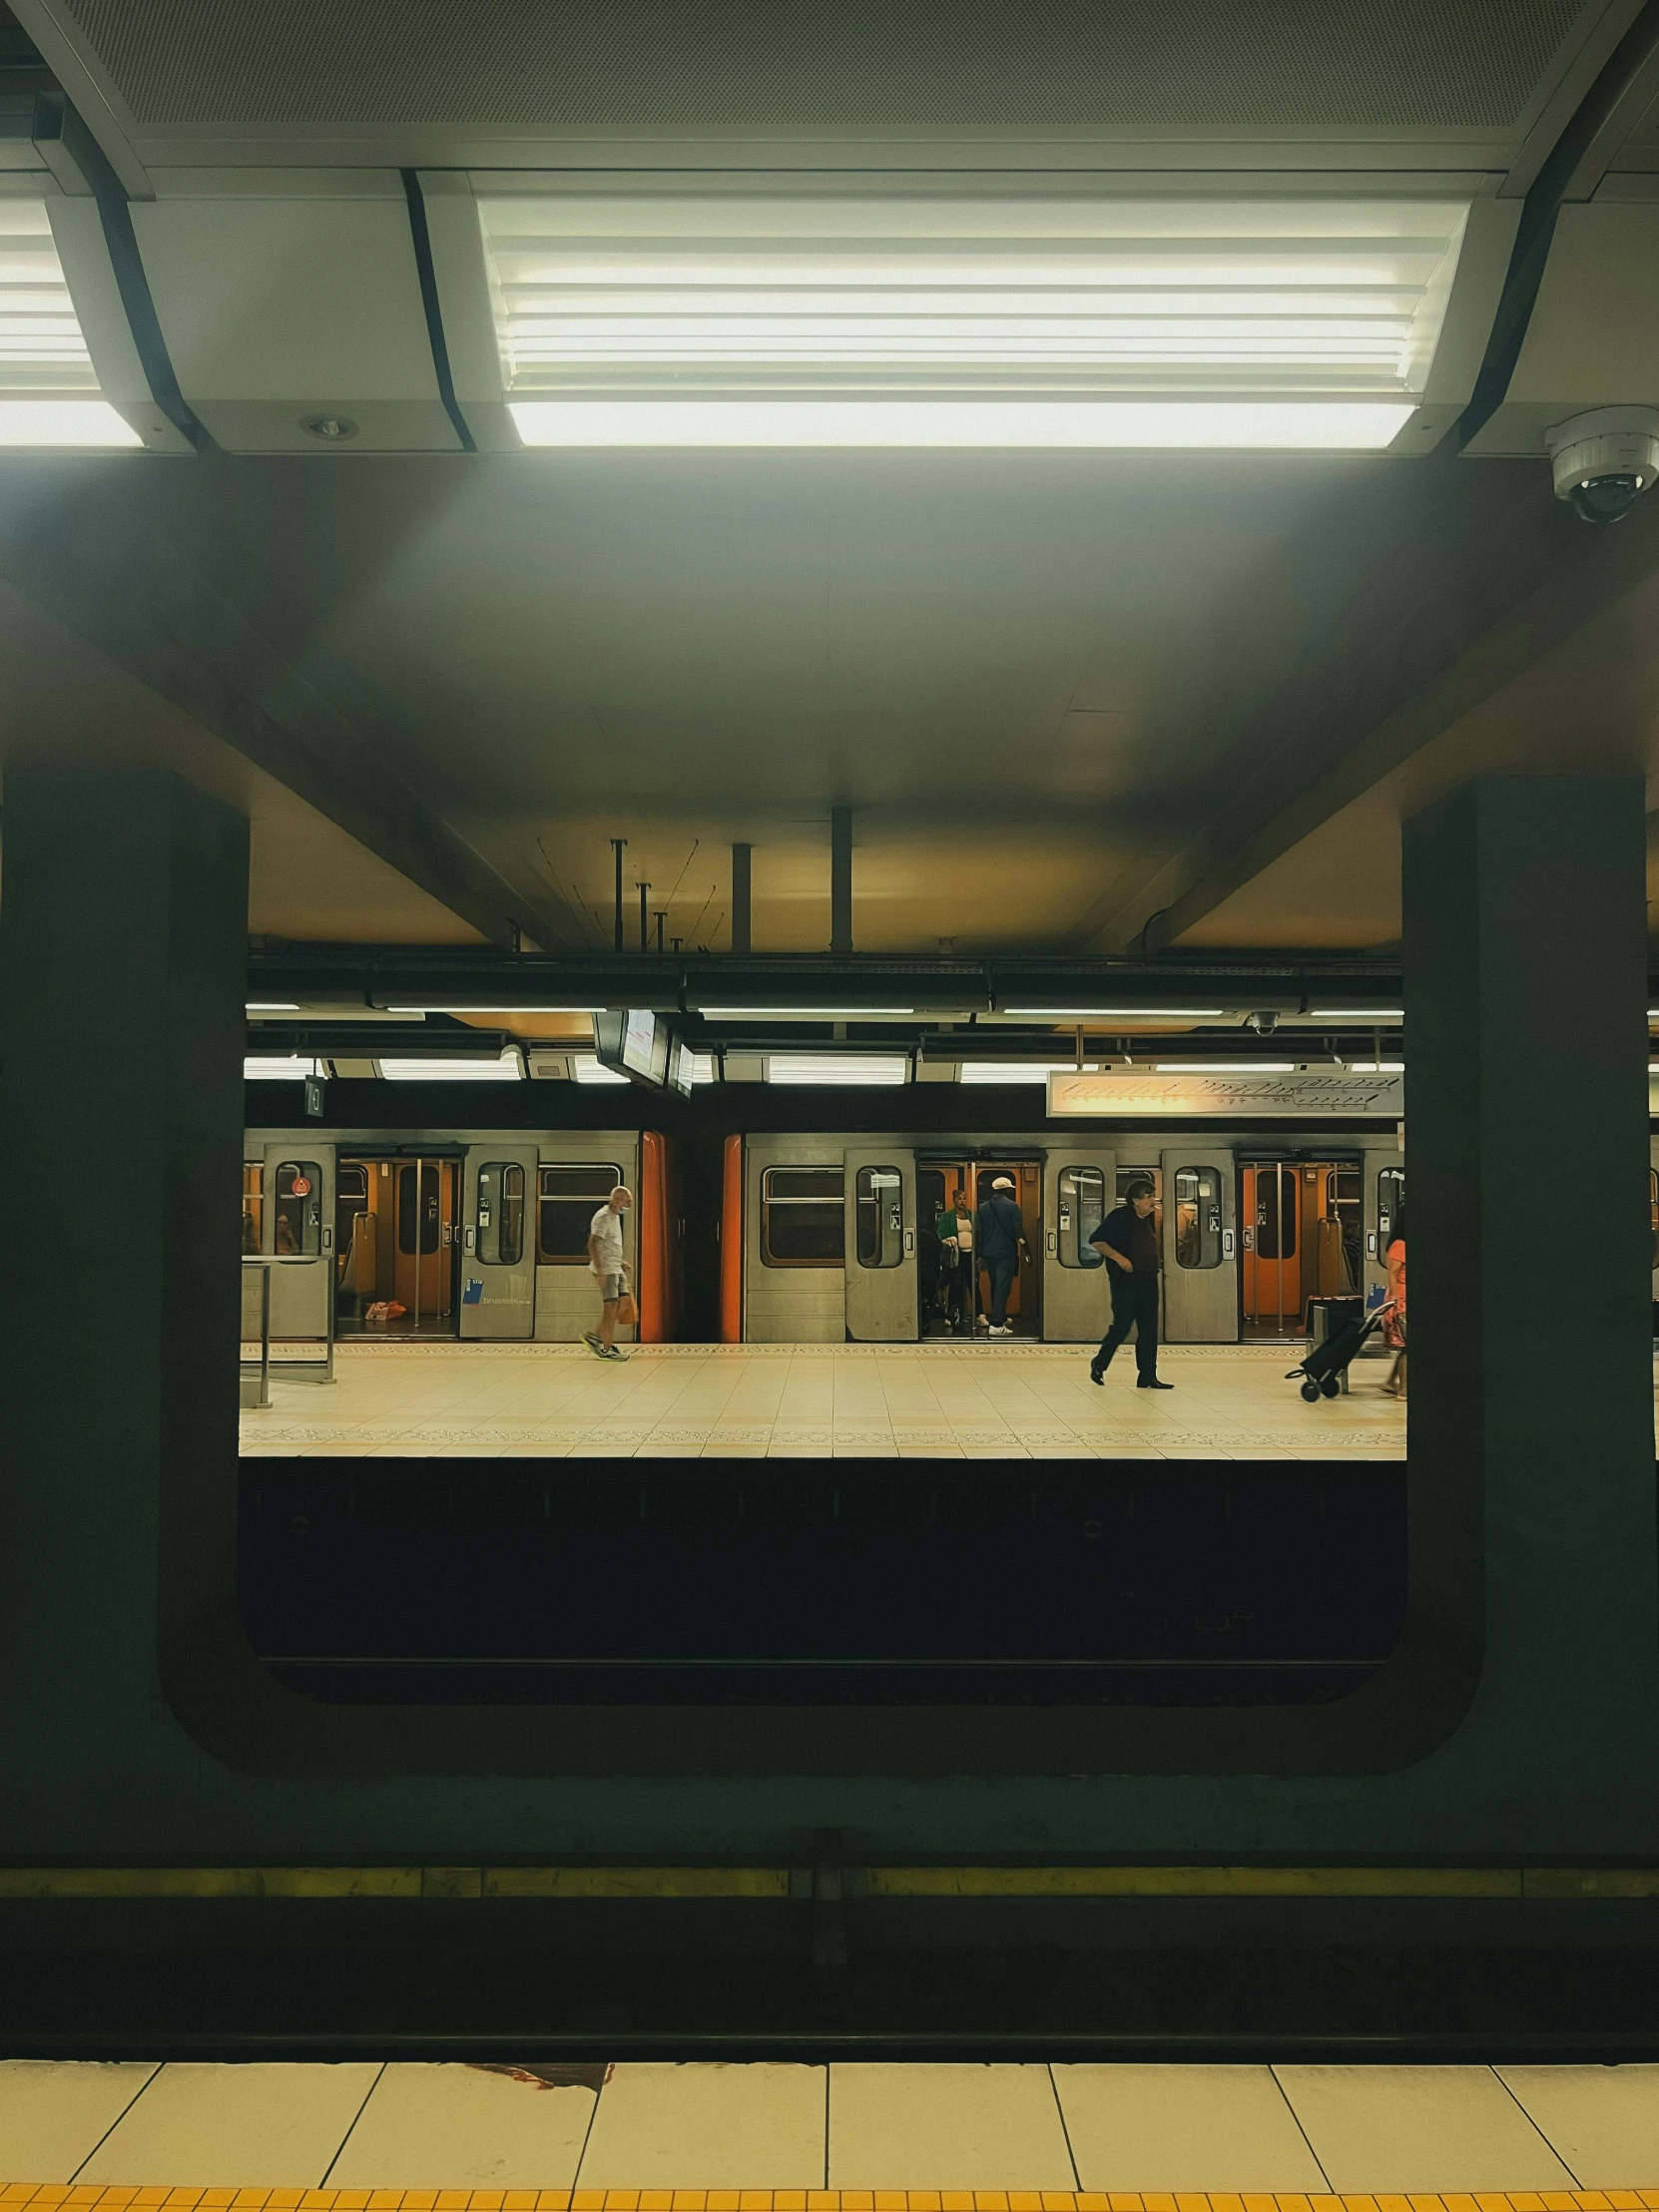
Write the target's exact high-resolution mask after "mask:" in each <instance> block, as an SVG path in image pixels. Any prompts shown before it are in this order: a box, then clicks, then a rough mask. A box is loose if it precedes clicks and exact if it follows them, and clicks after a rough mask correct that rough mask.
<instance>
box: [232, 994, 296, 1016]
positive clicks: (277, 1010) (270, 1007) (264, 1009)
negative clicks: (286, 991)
mask: <svg viewBox="0 0 1659 2212" xmlns="http://www.w3.org/2000/svg"><path fill="white" fill-rule="evenodd" d="M298 1011H299V1005H298V1001H297V1000H295V999H288V998H251V999H249V1000H248V1002H247V1004H246V1005H245V1006H244V1007H243V1012H244V1013H246V1014H296V1013H298Z"/></svg>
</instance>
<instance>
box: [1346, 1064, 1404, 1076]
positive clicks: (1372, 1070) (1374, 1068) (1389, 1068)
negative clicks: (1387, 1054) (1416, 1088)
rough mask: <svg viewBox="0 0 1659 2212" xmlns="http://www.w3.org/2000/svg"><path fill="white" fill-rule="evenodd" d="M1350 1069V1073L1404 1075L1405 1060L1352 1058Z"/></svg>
mask: <svg viewBox="0 0 1659 2212" xmlns="http://www.w3.org/2000/svg"><path fill="white" fill-rule="evenodd" d="M1348 1071H1349V1073H1350V1075H1403V1074H1404V1073H1405V1062H1404V1061H1403V1060H1350V1062H1349V1063H1348Z"/></svg>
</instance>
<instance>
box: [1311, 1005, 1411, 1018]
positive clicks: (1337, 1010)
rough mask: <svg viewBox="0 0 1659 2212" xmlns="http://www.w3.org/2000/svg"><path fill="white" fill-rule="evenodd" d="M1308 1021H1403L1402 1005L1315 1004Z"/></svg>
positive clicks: (1403, 1010) (1403, 1011)
mask: <svg viewBox="0 0 1659 2212" xmlns="http://www.w3.org/2000/svg"><path fill="white" fill-rule="evenodd" d="M1308 1019H1309V1020H1310V1021H1403V1020H1404V1019H1405V1009H1404V1007H1403V1006H1316V1007H1315V1008H1314V1010H1313V1012H1312V1013H1311V1014H1310V1015H1309V1016H1308Z"/></svg>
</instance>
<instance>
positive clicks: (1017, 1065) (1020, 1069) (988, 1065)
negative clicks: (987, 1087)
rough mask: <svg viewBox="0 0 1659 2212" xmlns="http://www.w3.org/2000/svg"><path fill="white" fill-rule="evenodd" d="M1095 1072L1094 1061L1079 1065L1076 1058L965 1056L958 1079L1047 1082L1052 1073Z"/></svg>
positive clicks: (970, 1080) (982, 1081)
mask: <svg viewBox="0 0 1659 2212" xmlns="http://www.w3.org/2000/svg"><path fill="white" fill-rule="evenodd" d="M1092 1072H1093V1066H1092V1063H1091V1064H1090V1065H1089V1066H1086V1067H1081V1068H1080V1067H1079V1066H1078V1065H1077V1062H1076V1061H1075V1060H964V1061H963V1063H962V1072H961V1076H960V1078H959V1080H960V1081H962V1082H964V1083H1046V1082H1047V1081H1048V1079H1049V1077H1050V1076H1051V1075H1087V1074H1091V1073H1092Z"/></svg>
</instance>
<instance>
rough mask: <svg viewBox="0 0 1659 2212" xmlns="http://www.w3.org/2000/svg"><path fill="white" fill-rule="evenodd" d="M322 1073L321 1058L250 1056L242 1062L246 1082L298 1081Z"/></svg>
mask: <svg viewBox="0 0 1659 2212" xmlns="http://www.w3.org/2000/svg"><path fill="white" fill-rule="evenodd" d="M321 1073H322V1063H321V1061H320V1060H302V1059H298V1058H296V1057H288V1058H283V1059H277V1058H271V1059H261V1058H250V1059H246V1060H244V1061H243V1063H242V1079H243V1081H244V1082H245V1083H297V1082H300V1081H302V1080H303V1079H304V1078H305V1077H306V1076H310V1075H320V1074H321Z"/></svg>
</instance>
